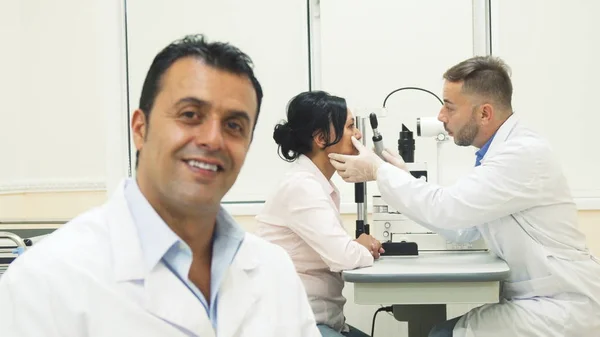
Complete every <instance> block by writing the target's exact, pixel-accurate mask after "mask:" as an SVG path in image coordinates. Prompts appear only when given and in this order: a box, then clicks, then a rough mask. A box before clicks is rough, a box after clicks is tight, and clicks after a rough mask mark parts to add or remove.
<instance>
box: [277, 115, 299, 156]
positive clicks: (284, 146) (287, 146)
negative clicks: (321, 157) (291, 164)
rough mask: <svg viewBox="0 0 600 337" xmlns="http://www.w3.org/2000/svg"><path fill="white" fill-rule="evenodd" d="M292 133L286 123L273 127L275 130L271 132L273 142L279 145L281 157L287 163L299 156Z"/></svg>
mask: <svg viewBox="0 0 600 337" xmlns="http://www.w3.org/2000/svg"><path fill="white" fill-rule="evenodd" d="M293 132H294V131H293V130H292V128H290V125H289V124H288V123H287V122H281V123H279V124H277V125H275V130H273V140H275V143H277V145H279V152H280V153H281V155H282V156H283V157H284V159H286V160H288V161H293V160H295V159H296V158H298V156H299V155H300V153H298V150H297V149H296V146H295V141H294V135H293Z"/></svg>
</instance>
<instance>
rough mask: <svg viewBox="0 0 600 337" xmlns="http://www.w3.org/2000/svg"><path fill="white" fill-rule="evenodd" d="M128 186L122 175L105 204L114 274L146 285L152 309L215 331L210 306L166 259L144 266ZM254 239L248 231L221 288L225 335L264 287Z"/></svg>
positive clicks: (174, 321) (193, 326)
mask: <svg viewBox="0 0 600 337" xmlns="http://www.w3.org/2000/svg"><path fill="white" fill-rule="evenodd" d="M124 189H125V184H124V181H122V182H121V183H120V184H119V186H118V187H117V189H116V192H115V193H114V194H113V196H112V197H111V198H110V199H109V200H108V202H107V203H106V204H105V205H104V206H103V207H104V209H105V213H104V214H106V223H107V227H108V231H109V236H110V240H111V247H112V256H113V259H114V260H113V266H114V275H115V280H116V281H117V282H118V283H127V284H125V285H124V286H125V287H128V288H129V287H132V286H133V287H135V286H141V287H143V296H144V298H143V301H142V304H143V305H144V307H145V308H146V310H148V311H149V312H150V313H151V314H153V315H155V316H157V317H160V318H162V319H163V320H165V321H167V322H170V323H171V324H174V325H177V326H180V327H182V328H184V329H186V330H189V331H191V332H194V333H196V334H197V333H199V332H203V334H204V335H206V333H207V332H208V331H212V325H211V323H210V320H209V319H208V316H207V314H206V311H205V309H204V307H203V306H202V304H201V302H200V301H199V300H198V299H197V298H196V297H195V296H194V294H193V293H192V292H191V291H190V290H189V289H188V288H187V287H186V286H185V285H184V284H183V283H182V282H181V281H180V280H179V279H178V278H177V276H176V275H175V274H173V272H171V271H170V270H169V269H168V268H167V267H166V266H165V265H164V264H163V263H159V264H157V265H156V267H155V268H154V269H152V270H151V271H150V273H146V272H145V267H144V259H143V254H142V249H141V245H140V240H139V236H138V233H137V229H136V226H135V224H134V222H133V218H132V216H131V213H130V211H129V208H128V207H127V202H126V199H125V194H124ZM248 241H250V242H248ZM252 241H253V240H252V237H251V236H249V235H248V234H246V235H245V238H244V241H243V243H242V245H241V246H240V249H239V251H238V254H236V257H235V259H234V260H233V262H232V264H231V266H230V267H229V269H228V270H227V272H226V275H225V278H224V280H223V283H222V285H221V288H220V295H219V304H218V308H217V310H218V311H219V313H218V317H219V322H221V321H225V322H227V323H226V324H221V323H219V324H218V329H219V334H220V335H222V336H231V335H233V333H234V332H235V331H237V330H238V329H239V328H240V324H241V323H242V322H243V320H244V316H246V315H247V313H249V312H251V307H252V305H253V304H254V303H255V302H256V300H257V299H258V295H259V293H260V291H259V286H260V284H259V283H258V282H256V280H255V276H256V274H258V269H259V267H260V260H259V259H258V254H257V253H256V252H255V251H253V248H252V246H253V245H252V244H251V243H252ZM139 281H142V282H139ZM221 330H223V331H221ZM221 332H223V334H221ZM203 334H200V335H203ZM204 335H203V336H204Z"/></svg>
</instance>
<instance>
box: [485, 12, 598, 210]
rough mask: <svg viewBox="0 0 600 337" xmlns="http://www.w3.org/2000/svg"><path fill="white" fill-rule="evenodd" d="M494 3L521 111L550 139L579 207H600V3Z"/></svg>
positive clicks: (496, 35)
mask: <svg viewBox="0 0 600 337" xmlns="http://www.w3.org/2000/svg"><path fill="white" fill-rule="evenodd" d="M492 5H493V6H492V26H493V30H492V45H493V46H492V51H493V54H494V55H498V56H500V57H502V58H503V59H504V60H505V61H506V62H507V63H508V64H509V65H510V67H511V68H512V70H513V86H514V97H513V102H514V104H513V107H514V109H515V112H516V114H517V115H518V116H520V118H522V119H523V120H524V121H525V122H526V123H528V124H529V125H531V126H532V127H534V128H535V129H536V130H537V131H538V132H540V133H541V134H542V135H543V136H545V137H547V138H548V139H549V140H550V142H551V144H552V146H553V147H554V149H555V151H556V153H557V155H558V156H559V157H560V159H561V161H562V165H563V167H564V171H565V174H566V176H567V178H568V180H569V184H570V186H571V189H572V191H573V195H574V196H575V197H576V198H577V199H578V200H579V205H580V206H581V207H582V208H588V207H589V208H593V209H600V202H599V200H600V175H598V165H600V151H598V149H597V145H596V144H597V141H596V140H595V135H596V134H597V130H598V125H600V109H598V104H597V103H596V101H595V98H596V95H597V94H598V92H600V82H598V78H600V62H598V60H600V44H599V43H598V36H597V35H598V32H600V22H599V21H598V20H597V13H600V2H599V1H595V0H572V1H563V0H529V1H519V0H502V1H493V2H492Z"/></svg>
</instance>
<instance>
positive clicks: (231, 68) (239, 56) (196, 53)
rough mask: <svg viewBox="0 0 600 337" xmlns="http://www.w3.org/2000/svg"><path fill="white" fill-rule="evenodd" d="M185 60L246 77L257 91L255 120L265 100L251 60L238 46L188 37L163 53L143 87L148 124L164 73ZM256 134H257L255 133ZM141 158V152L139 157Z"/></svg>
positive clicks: (155, 61)
mask: <svg viewBox="0 0 600 337" xmlns="http://www.w3.org/2000/svg"><path fill="white" fill-rule="evenodd" d="M184 57H195V58H198V59H200V60H202V61H204V63H206V64H207V65H209V66H211V67H215V68H217V69H220V70H224V71H228V72H231V73H233V74H236V75H245V76H247V77H248V78H249V79H250V81H251V82H252V86H253V87H254V91H255V92H256V102H257V109H256V120H255V121H254V126H256V122H257V121H258V114H259V113H260V106H261V103H262V98H263V91H262V87H261V85H260V83H259V82H258V80H257V79H256V77H255V76H254V70H253V66H254V64H253V62H252V59H251V58H250V57H249V56H248V55H246V54H245V53H244V52H242V51H241V50H240V49H238V48H237V47H235V46H233V45H231V44H229V43H224V42H208V41H207V39H206V38H205V37H204V35H201V34H197V35H187V36H185V37H183V38H182V39H180V40H176V41H174V42H172V43H171V44H169V45H168V46H166V47H165V48H164V49H163V50H161V51H160V52H159V53H158V54H157V55H156V57H154V60H153V61H152V65H150V69H148V73H147V74H146V79H145V80H144V86H143V87H142V95H141V96H140V103H139V109H140V110H142V111H143V112H144V115H145V116H146V123H150V112H151V111H152V107H153V105H154V101H155V99H156V96H157V95H158V93H159V91H160V89H161V84H162V78H163V75H164V73H165V72H166V71H167V70H168V69H169V68H170V67H171V65H173V63H175V61H177V60H179V59H181V58H184ZM253 132H254V131H253ZM136 157H137V158H136V167H137V159H139V151H138V152H137V154H136Z"/></svg>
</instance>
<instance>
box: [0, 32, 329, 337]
mask: <svg viewBox="0 0 600 337" xmlns="http://www.w3.org/2000/svg"><path fill="white" fill-rule="evenodd" d="M261 100H262V89H261V86H260V84H259V82H258V80H257V79H256V77H255V76H254V73H253V70H252V64H251V61H250V59H249V58H248V57H247V56H246V55H245V54H243V53H242V52H241V51H240V50H238V49H237V48H235V47H234V46H231V45H228V44H223V43H210V42H208V41H206V40H205V39H203V37H202V36H189V37H186V38H185V39H182V40H180V41H176V42H174V43H173V44H170V45H169V46H167V47H166V48H165V49H163V50H162V51H161V52H160V53H159V54H158V55H157V56H156V58H155V59H154V61H153V63H152V65H151V67H150V69H149V71H148V73H147V77H146V80H145V82H144V85H143V89H142V94H141V99H140V106H139V109H138V110H136V111H135V112H134V114H133V117H132V121H131V131H132V133H133V139H134V142H135V146H136V148H137V150H138V154H139V155H138V162H137V164H138V166H137V177H136V179H128V180H125V181H124V182H123V183H122V184H121V186H120V187H118V189H117V191H116V193H114V195H113V196H112V197H111V198H110V200H109V201H108V202H107V203H106V204H104V205H102V206H101V207H98V208H95V209H92V210H90V211H88V212H86V213H84V214H82V215H80V216H78V217H77V218H75V219H73V220H72V221H71V222H69V223H67V224H65V225H64V226H63V227H62V228H60V229H58V230H57V231H56V232H54V233H52V234H51V235H50V236H49V237H47V238H45V239H43V240H41V241H40V242H39V243H38V244H36V245H34V246H33V247H32V249H31V250H29V251H27V252H25V254H23V255H22V256H20V257H18V258H17V259H16V260H15V261H14V262H13V264H12V265H11V266H10V268H9V269H8V271H7V272H6V273H5V274H4V276H3V277H2V278H1V279H0V335H2V337H41V336H44V337H69V336H71V337H83V336H88V337H95V336H98V337H100V336H106V337H108V336H111V337H112V336H145V337H151V336H157V337H158V336H161V337H163V336H173V337H175V336H182V337H183V336H198V337H208V336H219V337H230V336H247V337H255V336H272V337H280V336H298V337H303V336H315V337H317V336H320V334H319V331H318V329H317V327H316V326H317V325H316V323H315V319H314V316H313V313H312V311H311V308H310V306H309V303H308V299H307V297H306V292H305V290H304V288H303V285H302V283H301V281H300V279H299V277H298V276H297V274H296V271H295V269H294V266H293V264H292V262H291V260H290V258H289V257H288V255H287V254H286V253H285V251H283V250H282V249H281V248H279V247H278V246H276V245H273V244H270V243H267V242H266V241H263V240H262V239H259V238H257V237H255V236H252V235H250V234H246V233H245V232H244V231H243V230H242V229H241V228H240V227H239V225H238V224H236V222H235V221H234V220H233V218H232V217H231V216H230V215H229V214H228V213H227V212H226V211H225V210H224V209H223V208H221V206H220V202H221V199H222V198H223V196H224V195H225V193H227V191H228V190H229V189H230V188H231V186H232V185H233V183H234V182H235V180H236V179H237V176H238V173H239V172H240V169H241V168H242V165H243V163H244V160H245V158H246V154H247V153H248V148H249V146H250V143H251V140H252V135H253V131H254V127H255V124H256V121H257V118H258V113H259V110H260V104H261Z"/></svg>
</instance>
